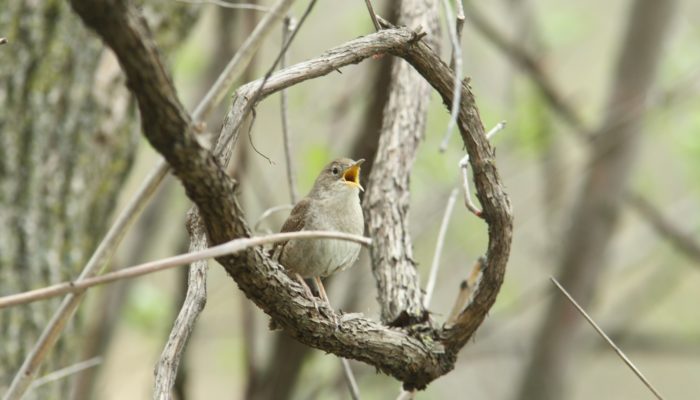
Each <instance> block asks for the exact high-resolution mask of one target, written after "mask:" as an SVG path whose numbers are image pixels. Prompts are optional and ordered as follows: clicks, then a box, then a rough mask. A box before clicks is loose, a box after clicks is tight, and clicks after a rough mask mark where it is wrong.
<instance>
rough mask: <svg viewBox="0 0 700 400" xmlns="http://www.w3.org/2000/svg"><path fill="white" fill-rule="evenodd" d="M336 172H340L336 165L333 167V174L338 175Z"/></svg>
mask: <svg viewBox="0 0 700 400" xmlns="http://www.w3.org/2000/svg"><path fill="white" fill-rule="evenodd" d="M338 172H340V171H339V170H338V167H333V175H338Z"/></svg>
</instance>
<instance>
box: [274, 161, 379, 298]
mask: <svg viewBox="0 0 700 400" xmlns="http://www.w3.org/2000/svg"><path fill="white" fill-rule="evenodd" d="M364 161H365V160H364V159H360V160H357V161H354V160H352V159H349V158H339V159H336V160H334V161H331V162H330V163H328V164H327V165H326V166H325V167H323V170H321V172H320V173H319V175H318V177H317V178H316V181H315V182H314V185H313V187H312V188H311V190H310V191H309V193H308V194H307V195H306V197H304V198H303V199H301V200H300V201H299V202H298V203H297V204H296V205H295V206H294V208H293V209H292V211H291V213H290V214H289V217H287V220H286V221H285V222H284V224H283V225H282V229H281V232H298V231H315V230H319V231H338V232H344V233H351V234H355V235H362V234H363V233H364V226H365V224H364V217H363V214H362V206H361V205H360V197H359V193H360V191H364V188H363V187H362V185H361V184H360V165H361V164H362V163H363V162H364ZM359 254H360V245H359V244H358V243H354V242H349V241H343V240H336V239H316V240H289V241H287V242H285V243H282V244H281V245H280V246H279V247H278V249H277V251H276V255H277V258H278V260H279V262H280V263H281V264H282V266H284V267H285V268H286V269H287V270H289V271H290V272H292V273H294V275H295V277H296V279H297V280H298V281H299V283H301V285H302V287H303V288H304V291H305V292H306V294H307V296H309V297H310V298H311V299H314V302H315V297H314V296H313V294H312V293H311V289H310V288H309V286H308V285H307V284H306V282H305V281H304V279H309V278H310V279H313V280H314V282H315V283H316V286H317V287H318V292H319V295H320V296H321V299H322V300H323V301H325V302H326V303H327V304H328V305H329V306H330V301H329V300H328V295H327V294H326V290H325V288H324V287H323V283H322V282H321V278H325V277H327V276H329V275H331V274H333V273H335V272H338V271H342V270H345V269H347V268H349V267H350V266H352V265H353V264H354V263H355V261H356V260H357V258H358V256H359ZM316 306H317V308H318V305H316Z"/></svg>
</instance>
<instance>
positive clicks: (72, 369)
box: [29, 356, 102, 390]
mask: <svg viewBox="0 0 700 400" xmlns="http://www.w3.org/2000/svg"><path fill="white" fill-rule="evenodd" d="M101 363H102V357H99V356H98V357H93V358H90V359H88V360H85V361H81V362H79V363H76V364H73V365H69V366H67V367H65V368H61V369H59V370H58V371H54V372H51V373H49V374H46V375H44V376H42V377H41V378H39V379H37V380H35V381H34V382H32V386H31V387H30V388H29V390H34V389H36V388H38V387H39V386H41V385H45V384H47V383H50V382H54V381H57V380H60V379H63V378H65V377H67V376H71V375H73V374H77V373H78V372H81V371H84V370H86V369H89V368H92V367H96V366H98V365H100V364H101Z"/></svg>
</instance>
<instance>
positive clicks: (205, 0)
mask: <svg viewBox="0 0 700 400" xmlns="http://www.w3.org/2000/svg"><path fill="white" fill-rule="evenodd" d="M177 1H179V2H182V3H189V4H198V5H201V4H213V5H216V6H219V7H224V8H232V9H238V10H253V11H262V12H268V11H270V7H265V6H261V5H257V4H249V3H230V2H228V1H222V0H177Z"/></svg>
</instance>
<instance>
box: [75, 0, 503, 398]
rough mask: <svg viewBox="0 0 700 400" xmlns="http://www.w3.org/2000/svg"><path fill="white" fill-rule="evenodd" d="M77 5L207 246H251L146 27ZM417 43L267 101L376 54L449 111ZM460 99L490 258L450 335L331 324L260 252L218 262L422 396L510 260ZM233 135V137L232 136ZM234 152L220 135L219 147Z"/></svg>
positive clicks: (325, 346) (475, 125) (333, 58)
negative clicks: (115, 61) (192, 209)
mask: <svg viewBox="0 0 700 400" xmlns="http://www.w3.org/2000/svg"><path fill="white" fill-rule="evenodd" d="M72 2H73V6H74V8H75V10H76V11H77V12H78V14H80V16H81V17H82V18H83V20H84V21H85V22H86V24H88V25H89V26H90V27H92V28H93V29H95V30H96V31H97V32H98V33H99V34H100V36H102V38H103V40H104V41H105V42H106V43H107V44H108V45H109V46H110V47H111V48H112V49H113V50H114V52H115V54H116V55H117V57H118V58H119V60H120V63H121V65H122V68H123V69H124V71H125V73H126V75H127V77H128V82H129V87H130V89H131V91H132V92H133V94H134V95H135V97H136V99H137V101H138V103H139V109H140V111H141V119H142V125H143V131H144V134H145V136H146V137H147V139H148V140H149V141H150V143H151V144H152V145H153V146H154V147H155V148H156V149H157V150H158V151H159V152H160V153H161V154H163V156H164V157H165V158H166V160H167V161H168V163H169V164H170V165H171V166H172V168H173V171H174V173H175V175H176V176H177V177H178V178H179V179H180V180H181V181H182V184H183V185H184V187H185V190H186V192H187V195H188V196H189V197H190V199H192V200H193V201H194V202H195V204H196V205H197V207H198V208H199V211H200V214H201V216H202V219H203V221H204V224H205V227H206V232H207V235H208V237H209V242H210V243H211V244H219V243H223V242H226V241H228V240H231V239H235V238H240V237H249V236H250V229H249V227H248V225H247V223H246V221H245V220H244V216H243V212H242V210H241V208H240V206H239V204H238V202H237V199H236V197H235V196H234V193H235V189H236V187H237V183H236V182H235V181H234V180H233V179H231V178H230V177H229V176H228V175H226V173H225V171H224V170H223V168H222V165H221V161H220V160H222V159H221V158H219V159H217V158H215V157H214V155H212V153H210V152H209V151H208V150H206V149H204V148H203V147H201V146H200V144H199V143H198V142H197V140H196V139H195V137H194V132H193V130H192V128H191V121H190V117H189V116H188V115H187V113H186V112H185V110H184V108H183V106H182V105H181V104H180V102H179V100H178V98H177V96H176V93H175V90H174V88H173V86H172V82H171V81H170V78H169V77H168V75H167V73H166V72H165V68H164V67H163V65H162V63H161V62H160V59H159V56H158V52H157V49H156V48H155V45H154V44H153V42H152V40H151V39H150V35H149V33H148V29H147V27H146V25H145V22H144V20H143V18H141V17H140V16H139V15H138V14H137V12H136V10H135V9H134V8H133V7H132V6H130V5H126V4H125V3H124V2H120V1H111V0H101V1H96V0H72ZM420 37H421V35H419V34H417V33H415V32H412V31H410V30H408V29H405V28H403V29H390V30H382V31H380V32H377V33H374V34H372V35H369V36H366V37H363V38H359V39H356V40H353V41H351V42H348V43H347V44H345V45H343V46H340V47H338V48H336V49H333V50H330V51H328V52H326V53H325V54H324V55H322V56H321V57H319V58H317V59H314V60H311V61H308V62H305V63H301V64H297V65H295V66H292V67H289V68H287V69H285V70H283V71H280V72H279V73H277V74H275V75H273V76H271V77H270V78H269V80H268V82H267V83H266V84H265V85H264V87H263V90H262V92H261V94H262V96H260V98H262V97H264V96H265V95H268V94H270V93H272V92H273V91H275V90H279V89H281V88H282V87H287V86H290V85H292V84H294V83H298V82H301V81H303V80H305V79H310V78H312V77H316V76H321V75H325V74H327V73H329V72H331V71H333V70H335V69H337V68H339V67H341V66H343V65H347V64H349V63H356V62H359V61H361V60H362V59H364V58H367V57H370V56H372V55H373V54H377V53H392V54H395V55H398V56H401V57H403V58H404V59H406V60H407V61H408V62H409V63H410V64H411V65H413V67H414V68H416V70H418V72H420V73H421V75H423V77H424V78H426V80H428V81H429V82H430V83H431V85H433V87H435V88H436V89H437V90H438V92H440V94H441V95H442V97H443V100H445V101H446V103H447V104H449V103H450V101H451V96H452V77H453V74H452V72H451V70H450V69H449V67H447V65H445V64H444V63H443V62H442V61H441V60H440V59H439V57H438V56H437V55H436V54H435V53H434V52H433V51H432V50H431V49H430V48H429V47H428V46H427V45H426V44H424V43H422V42H420V40H419V39H420ZM257 83H258V85H259V82H257ZM251 85H252V86H251ZM255 85H256V83H255V82H254V83H252V84H248V85H246V86H244V87H243V88H241V90H239V92H238V94H239V95H241V94H242V93H246V92H245V88H246V87H247V88H256V89H257V86H255ZM462 98H463V101H462V103H461V109H460V112H459V119H458V126H459V128H460V131H461V133H462V138H463V140H464V142H465V144H466V145H467V149H468V151H469V155H470V161H471V164H472V169H473V171H474V181H475V186H476V188H477V195H478V197H479V200H480V201H481V204H482V206H483V208H484V212H483V215H484V219H485V220H486V222H487V223H488V224H489V249H488V254H487V256H488V259H487V265H486V269H485V271H484V273H483V278H482V283H481V287H479V288H477V289H476V294H475V295H474V301H473V302H472V303H471V305H470V306H469V307H467V309H466V310H465V311H464V312H463V313H462V315H461V316H460V317H459V319H458V321H457V323H456V324H455V325H454V327H452V328H451V329H447V330H444V331H443V330H440V329H429V330H426V331H424V332H423V331H421V332H420V333H416V332H411V333H409V332H408V331H406V330H402V329H394V328H390V327H387V326H385V325H382V324H380V323H378V322H375V321H372V320H369V319H366V318H363V317H358V316H357V315H356V314H353V315H345V316H343V315H334V312H333V311H332V310H331V309H330V308H329V307H327V306H325V305H324V304H314V303H313V302H312V301H310V300H309V299H307V298H306V297H305V296H304V291H303V289H302V288H301V287H300V286H299V285H298V284H296V283H295V282H294V281H293V280H292V279H290V278H289V277H288V275H287V274H286V272H285V270H284V268H283V267H282V266H280V265H279V264H278V263H276V262H275V261H273V260H271V259H270V258H269V257H268V255H267V254H266V253H265V252H263V251H262V250H260V249H254V250H249V251H246V252H244V253H241V254H238V255H232V256H225V257H220V258H218V259H217V260H218V261H219V263H221V264H222V265H223V266H224V268H225V269H226V270H227V272H228V273H229V274H230V275H231V276H232V277H233V279H234V280H235V281H236V282H237V283H238V285H239V287H240V288H241V290H243V292H244V293H245V294H246V295H247V296H248V297H249V298H250V299H251V300H253V301H254V302H255V303H256V304H257V305H258V306H259V307H260V308H261V309H263V311H265V312H266V313H267V314H268V315H270V316H271V317H272V318H273V320H274V321H275V322H276V323H277V324H279V325H280V326H281V327H283V328H284V329H285V330H286V331H287V332H288V333H289V334H290V335H291V336H293V337H295V338H296V339H298V340H299V341H301V342H303V343H305V344H307V345H310V346H313V347H316V348H319V349H322V350H324V351H327V352H331V353H334V354H336V355H338V356H341V357H345V358H352V359H356V360H360V361H363V362H366V363H368V364H371V365H374V366H375V367H377V368H378V369H380V370H381V371H383V372H385V373H387V374H390V375H392V376H394V377H396V378H397V379H399V380H401V381H402V382H404V387H406V388H407V389H413V388H424V387H425V386H426V385H427V384H428V383H429V382H431V381H432V380H434V379H436V378H437V377H439V376H441V375H444V374H445V373H447V372H449V371H450V370H451V369H452V368H454V361H455V359H456V354H457V352H458V350H459V348H460V347H461V346H462V345H464V343H466V340H467V339H468V338H469V337H470V336H471V334H472V333H473V332H474V330H475V329H476V328H477V327H478V325H479V324H480V323H481V321H482V320H483V318H484V316H485V315H486V312H487V311H488V309H489V307H490V306H491V305H492V304H493V301H494V300H495V297H496V293H497V292H498V289H499V287H500V283H501V282H502V279H503V273H504V271H505V265H506V261H507V259H508V254H509V251H510V240H511V232H512V217H511V214H510V204H509V202H508V199H507V197H506V195H505V193H504V192H503V188H502V186H501V184H500V179H499V177H498V173H497V171H496V168H495V165H494V153H493V149H492V148H491V146H490V145H489V143H488V141H487V140H486V137H485V136H484V131H483V126H482V124H481V121H480V119H479V114H478V111H477V109H476V106H475V103H474V96H473V95H472V93H471V91H470V90H469V87H468V86H467V85H466V84H463V85H462ZM245 101H246V99H245V97H237V98H236V100H235V101H234V104H233V109H232V111H231V112H230V113H229V118H228V121H227V125H226V126H225V127H224V131H226V127H229V128H230V127H233V126H235V125H236V124H230V123H231V122H232V118H243V117H244V113H241V114H236V110H244V108H241V105H242V103H245ZM224 133H225V132H224ZM229 134H230V135H231V137H233V136H235V129H232V130H231V131H230V132H229ZM227 142H228V140H227V139H226V138H225V135H222V137H221V138H220V146H223V145H222V144H221V143H227ZM220 146H219V145H218V146H217V148H218V147H220ZM224 147H225V146H224ZM222 153H226V152H225V151H224V152H222ZM224 159H225V158H224ZM317 307H318V308H317Z"/></svg>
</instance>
